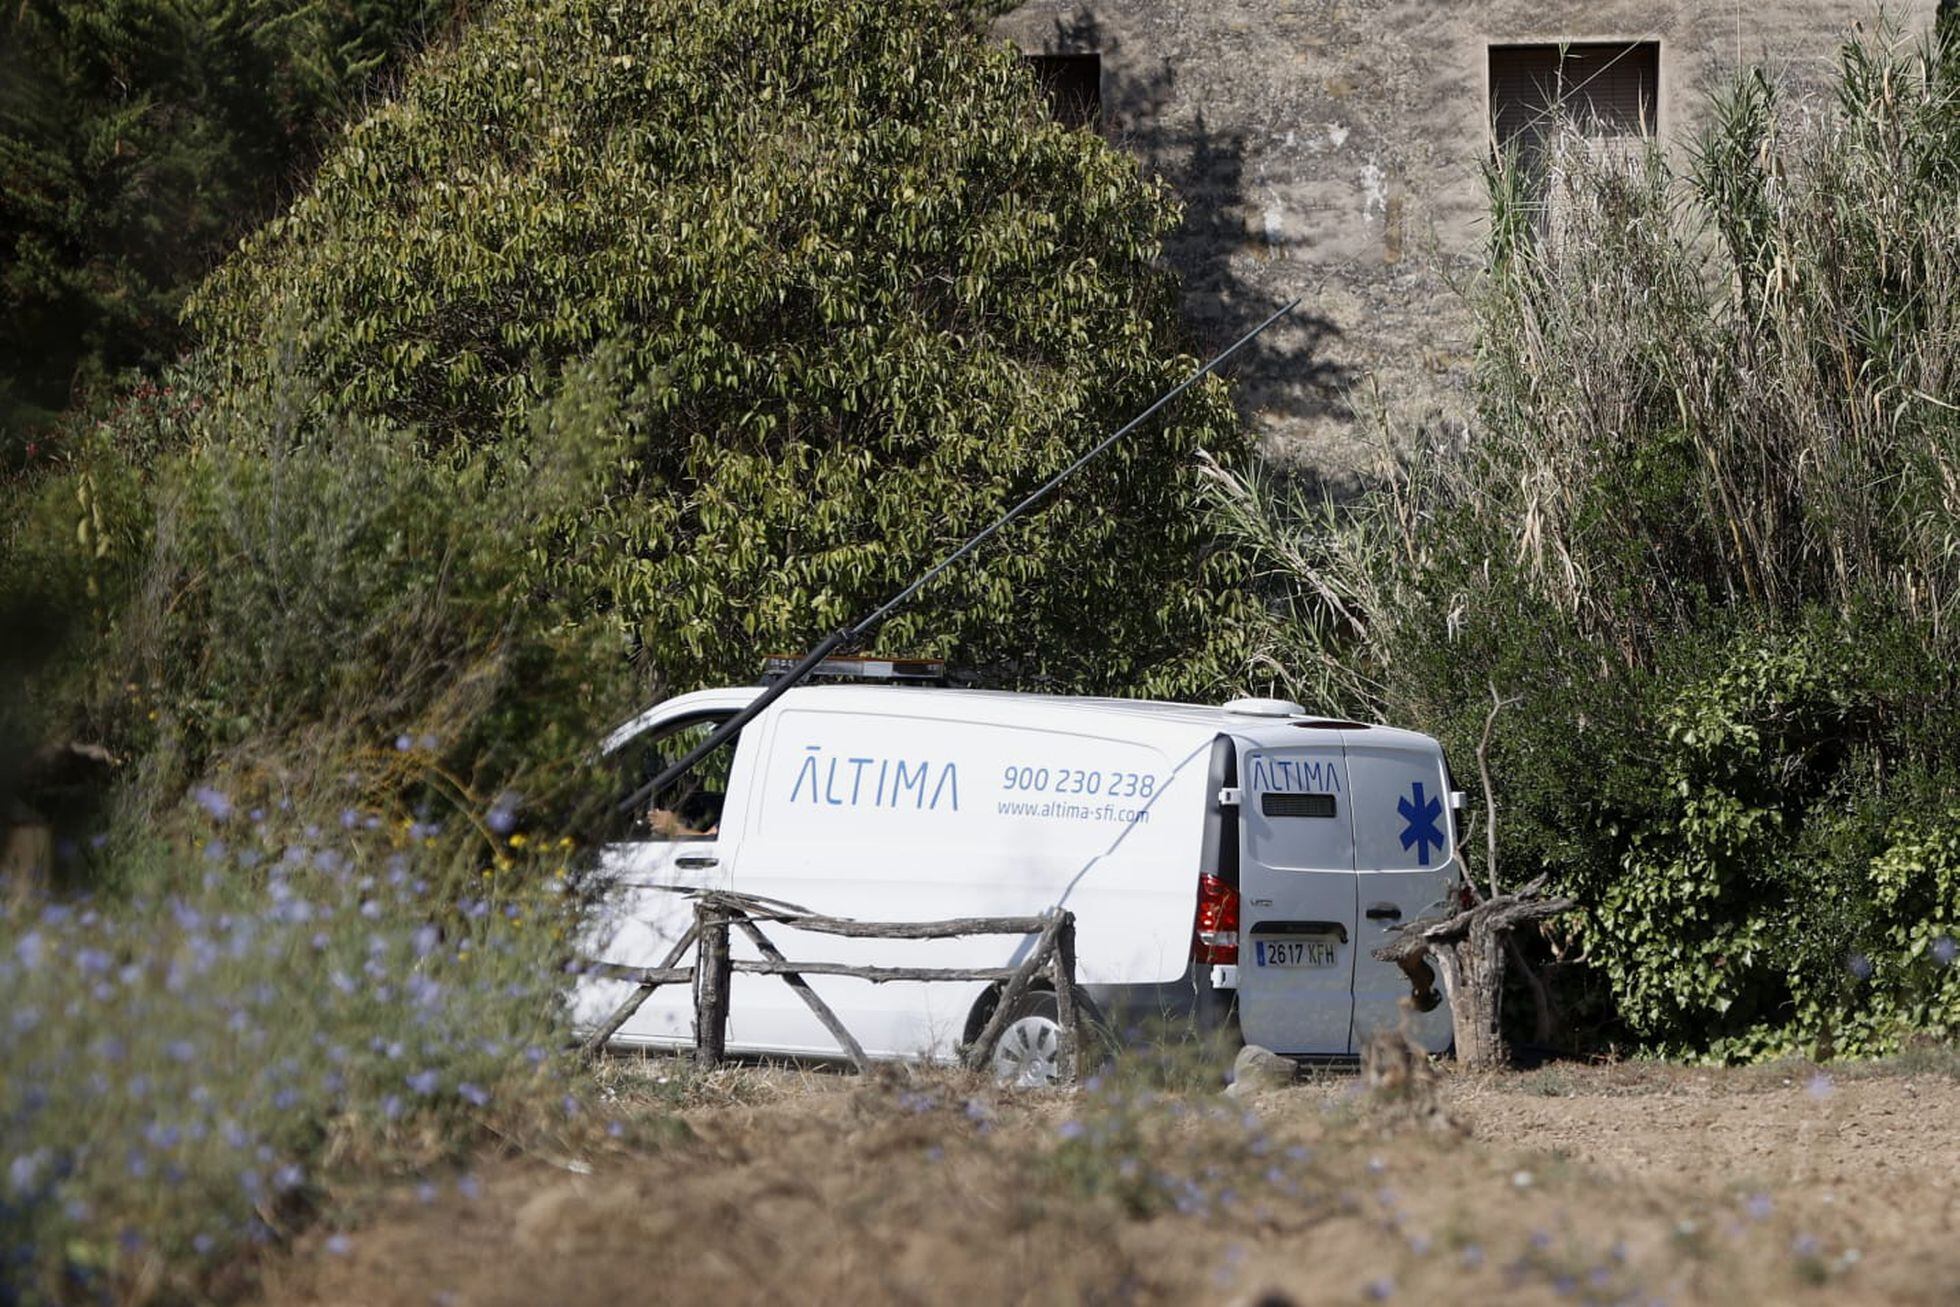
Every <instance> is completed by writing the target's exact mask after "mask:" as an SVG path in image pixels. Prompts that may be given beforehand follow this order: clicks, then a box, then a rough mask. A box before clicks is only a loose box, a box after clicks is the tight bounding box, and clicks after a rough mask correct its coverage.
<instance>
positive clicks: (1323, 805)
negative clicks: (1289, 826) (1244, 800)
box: [1259, 790, 1334, 817]
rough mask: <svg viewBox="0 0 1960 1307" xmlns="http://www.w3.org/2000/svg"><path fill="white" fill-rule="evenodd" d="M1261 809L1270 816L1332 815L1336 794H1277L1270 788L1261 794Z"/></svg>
mask: <svg viewBox="0 0 1960 1307" xmlns="http://www.w3.org/2000/svg"><path fill="white" fill-rule="evenodd" d="M1259 811H1260V812H1262V813H1264V814H1265V815H1266V816H1268V817H1331V816H1333V815H1334V796H1333V795H1331V794H1275V793H1273V792H1272V791H1271V790H1268V791H1266V792H1265V793H1264V794H1261V795H1260V796H1259Z"/></svg>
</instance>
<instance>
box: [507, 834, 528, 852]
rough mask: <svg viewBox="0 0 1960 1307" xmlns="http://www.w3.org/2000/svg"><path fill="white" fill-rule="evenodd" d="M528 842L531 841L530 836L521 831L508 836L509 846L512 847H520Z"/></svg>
mask: <svg viewBox="0 0 1960 1307" xmlns="http://www.w3.org/2000/svg"><path fill="white" fill-rule="evenodd" d="M530 842H531V841H530V838H529V837H528V836H526V835H525V834H524V832H523V831H519V832H517V834H515V835H513V836H511V837H510V846H511V847H512V848H513V849H521V848H523V847H524V846H525V845H526V844H529V843H530Z"/></svg>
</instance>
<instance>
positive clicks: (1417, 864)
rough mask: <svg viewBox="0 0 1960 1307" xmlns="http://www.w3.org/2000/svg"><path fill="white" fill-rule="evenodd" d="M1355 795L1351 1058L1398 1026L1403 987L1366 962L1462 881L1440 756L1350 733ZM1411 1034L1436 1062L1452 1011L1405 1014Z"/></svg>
mask: <svg viewBox="0 0 1960 1307" xmlns="http://www.w3.org/2000/svg"><path fill="white" fill-rule="evenodd" d="M1347 764H1348V774H1349V776H1350V777H1351V778H1352V781H1353V785H1354V804H1353V810H1354V840H1355V857H1354V863H1355V881H1356V890H1357V894H1358V897H1359V900H1360V913H1359V920H1358V921H1357V923H1356V924H1357V936H1358V939H1359V940H1360V946H1359V947H1358V948H1357V949H1356V950H1355V963H1354V1051H1355V1052H1357V1053H1358V1052H1360V1051H1361V1048H1362V1046H1363V1045H1364V1044H1365V1043H1366V1042H1367V1040H1368V1036H1369V1035H1371V1034H1373V1033H1374V1032H1375V1031H1376V1030H1378V1029H1381V1028H1384V1027H1394V1026H1395V1025H1397V1024H1398V1023H1399V1022H1400V1021H1401V1020H1402V1019H1403V1012H1402V1008H1401V1001H1402V999H1403V998H1405V997H1407V996H1408V994H1409V992H1410V985H1409V980H1408V977H1407V976H1406V975H1404V974H1403V972H1402V969H1401V968H1400V967H1398V966H1396V965H1395V964H1394V963H1392V962H1382V961H1380V960H1378V959H1376V958H1375V957H1373V956H1371V954H1372V951H1373V950H1374V949H1377V948H1379V947H1381V946H1382V944H1384V943H1386V942H1387V941H1388V939H1389V938H1390V932H1391V930H1392V929H1393V928H1394V927H1395V926H1398V925H1407V924H1409V923H1411V922H1414V921H1415V920H1416V919H1418V918H1420V917H1423V916H1426V915H1428V914H1430V913H1432V912H1435V911H1437V910H1438V909H1440V908H1441V907H1442V906H1443V899H1444V896H1445V895H1446V894H1448V893H1449V891H1450V888H1451V887H1452V886H1453V885H1455V884H1456V883H1457V881H1458V880H1460V879H1461V876H1462V868H1461V865H1460V864H1459V862H1458V859H1457V854H1456V838H1457V833H1456V813H1455V811H1454V810H1453V809H1452V808H1451V807H1450V790H1449V780H1448V777H1447V775H1446V774H1445V771H1444V767H1443V751H1442V749H1441V748H1440V747H1439V746H1438V745H1437V744H1436V742H1435V741H1434V740H1432V739H1429V738H1428V737H1427V736H1418V735H1413V734H1408V733H1405V732H1399V731H1395V732H1391V731H1381V732H1373V731H1368V732H1364V731H1350V732H1348V733H1347ZM1408 1019H1409V1034H1410V1036H1411V1037H1412V1038H1413V1039H1415V1041H1416V1042H1417V1043H1419V1044H1421V1045H1422V1046H1423V1047H1424V1048H1426V1049H1428V1050H1429V1051H1431V1052H1434V1053H1440V1052H1442V1051H1443V1050H1444V1049H1447V1048H1448V1047H1449V1046H1450V1038H1451V1026H1450V1015H1449V1007H1448V1005H1447V1004H1439V1005H1438V1006H1437V1007H1435V1008H1434V1009H1433V1010H1431V1011H1429V1012H1418V1013H1410V1014H1409V1018H1408Z"/></svg>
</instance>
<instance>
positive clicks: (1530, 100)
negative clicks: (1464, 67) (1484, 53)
mask: <svg viewBox="0 0 1960 1307" xmlns="http://www.w3.org/2000/svg"><path fill="white" fill-rule="evenodd" d="M1660 83H1661V48H1660V44H1659V43H1658V42H1655V41H1634V42H1609V41H1599V42H1585V43H1568V44H1560V45H1493V46H1491V47H1490V128H1491V143H1492V145H1493V146H1494V148H1495V149H1496V150H1498V151H1499V152H1500V153H1505V154H1510V155H1513V156H1514V157H1515V159H1516V160H1517V163H1518V165H1519V166H1520V167H1521V168H1523V169H1524V170H1525V173H1526V175H1527V177H1531V178H1534V179H1535V184H1536V185H1538V186H1540V187H1542V186H1543V185H1544V182H1545V175H1546V170H1547V166H1548V164H1549V163H1550V160H1548V159H1547V157H1546V151H1547V149H1548V147H1549V145H1550V142H1551V138H1552V133H1553V130H1554V128H1555V126H1556V125H1557V124H1558V123H1559V121H1560V120H1561V119H1562V120H1563V121H1564V122H1566V123H1568V124H1570V126H1571V127H1572V128H1573V129H1575V130H1576V131H1577V132H1578V133H1579V135H1580V136H1582V137H1584V138H1585V140H1586V141H1587V142H1588V143H1589V144H1590V145H1591V147H1592V149H1593V150H1594V151H1595V152H1598V153H1614V152H1625V153H1627V154H1628V155H1631V153H1632V151H1633V150H1634V149H1635V148H1637V147H1638V145H1639V143H1640V142H1641V141H1643V140H1646V139H1648V138H1650V137H1652V136H1654V135H1655V134H1656V133H1657V132H1658V130H1659V127H1660V112H1659V107H1658V106H1659V103H1660Z"/></svg>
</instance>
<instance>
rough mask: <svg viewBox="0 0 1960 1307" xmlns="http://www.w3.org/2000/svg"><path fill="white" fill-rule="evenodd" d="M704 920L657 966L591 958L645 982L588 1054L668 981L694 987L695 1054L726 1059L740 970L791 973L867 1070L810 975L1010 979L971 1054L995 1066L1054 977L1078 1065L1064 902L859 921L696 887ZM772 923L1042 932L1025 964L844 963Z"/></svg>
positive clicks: (875, 935) (921, 934)
mask: <svg viewBox="0 0 1960 1307" xmlns="http://www.w3.org/2000/svg"><path fill="white" fill-rule="evenodd" d="M693 897H694V924H693V925H692V926H690V927H689V928H688V930H687V932H686V933H685V934H684V935H682V936H681V938H680V940H679V941H678V942H676V943H675V945H674V947H673V948H672V949H671V950H670V951H669V952H668V954H667V957H666V959H665V960H664V961H662V962H661V964H660V965H659V966H657V967H644V968H641V967H621V966H616V965H613V964H610V963H596V964H588V966H587V974H590V975H602V976H608V977H610V978H612V979H615V980H630V981H634V982H636V984H637V988H635V989H634V991H633V992H632V993H631V994H630V995H628V996H627V998H626V1000H625V1002H623V1003H621V1004H620V1005H619V1006H618V1007H617V1008H616V1009H614V1011H613V1014H612V1015H611V1016H610V1017H608V1018H606V1020H605V1021H604V1022H603V1023H601V1024H600V1026H599V1027H598V1028H597V1029H596V1030H594V1031H593V1032H592V1034H591V1035H590V1036H588V1037H587V1039H586V1040H585V1043H584V1045H583V1046H582V1051H583V1052H585V1053H587V1054H591V1053H594V1052H597V1051H598V1050H599V1049H602V1048H604V1047H605V1046H606V1043H607V1041H609V1040H610V1039H612V1037H613V1036H614V1035H616V1034H618V1033H619V1030H620V1027H622V1026H624V1025H625V1024H626V1023H627V1022H628V1021H630V1020H631V1019H632V1017H633V1014H634V1013H635V1012H638V1011H639V1010H640V1006H641V1004H643V1003H645V1002H646V1001H647V999H648V998H649V997H650V996H652V994H653V992H654V991H655V990H657V989H659V988H660V987H661V986H662V985H680V984H692V985H693V986H694V1049H695V1056H696V1057H697V1058H699V1059H700V1061H701V1062H702V1063H703V1064H704V1065H706V1066H714V1065H715V1064H716V1063H718V1062H720V1061H721V1060H722V1058H723V1057H724V1056H725V1054H726V1051H727V1034H728V998H729V982H730V979H731V978H732V976H733V974H734V973H735V972H738V971H745V972H750V973H753V974H759V975H770V976H781V977H782V978H783V980H784V982H785V983H787V984H788V985H789V987H790V988H791V989H792V990H794V991H795V993H796V995H797V997H798V998H801V999H802V1000H803V1002H804V1003H805V1004H807V1005H808V1006H809V1008H810V1011H811V1012H812V1013H814V1014H815V1015H816V1018H817V1020H818V1021H821V1022H822V1023H823V1026H824V1029H826V1030H828V1031H829V1032H830V1035H831V1038H833V1039H835V1040H836V1041H837V1044H838V1047H839V1048H840V1049H841V1050H842V1051H843V1053H844V1056H846V1057H848V1058H849V1059H850V1060H851V1064H852V1065H853V1066H855V1067H856V1068H857V1069H858V1070H859V1071H863V1070H865V1069H866V1068H867V1067H869V1065H870V1059H869V1058H868V1057H866V1055H865V1052H864V1047H863V1045H861V1044H859V1043H858V1041H857V1040H856V1038H855V1037H853V1036H852V1034H851V1032H850V1031H849V1030H847V1029H846V1028H845V1026H844V1023H843V1022H842V1021H840V1020H838V1018H837V1014H836V1013H835V1012H833V1011H832V1010H831V1008H830V1005H829V1004H828V1003H826V1002H824V1001H823V999H822V998H820V997H819V996H818V995H817V992H816V991H815V990H813V989H811V988H810V984H809V982H808V981H806V980H805V979H804V977H805V976H851V977H854V978H856V979H858V980H865V981H869V982H870V983H872V984H874V985H882V984H886V983H889V982H891V981H894V980H923V981H934V980H992V981H1000V982H1003V983H1004V988H1003V989H1002V990H1001V994H1000V1001H999V1002H998V1003H996V1004H995V1005H994V1010H993V1015H992V1016H991V1017H990V1018H989V1019H988V1021H987V1024H986V1026H985V1028H984V1029H982V1030H981V1032H980V1034H979V1036H978V1037H977V1038H975V1039H974V1041H973V1043H972V1045H971V1046H969V1047H968V1049H967V1050H966V1062H967V1065H968V1066H971V1067H974V1068H979V1067H981V1066H983V1065H985V1063H986V1060H987V1054H988V1052H989V1050H991V1049H992V1048H993V1046H994V1042H995V1041H996V1040H998V1039H999V1038H1000V1035H1001V1032H1002V1031H1003V1030H1004V1029H1006V1027H1007V1023H1008V1018H1009V1016H1010V1015H1011V1014H1012V1013H1013V1011H1014V1007H1015V1004H1016V1003H1018V1002H1019V1001H1020V998H1021V996H1022V995H1023V994H1025V993H1027V992H1028V988H1029V986H1030V985H1032V984H1033V983H1034V981H1035V979H1036V978H1037V977H1039V976H1041V975H1042V974H1044V973H1046V974H1047V975H1048V977H1049V979H1050V982H1051V983H1052V984H1053V985H1054V987H1055V1009H1056V1017H1057V1021H1058V1023H1059V1024H1060V1026H1061V1028H1062V1046H1061V1054H1060V1056H1061V1061H1062V1065H1064V1066H1067V1065H1070V1064H1071V1063H1072V1062H1073V1060H1074V1056H1075V1041H1076V1037H1077V1020H1078V1010H1077V996H1076V991H1075V914H1074V913H1072V912H1068V911H1065V910H1062V909H1059V908H1054V909H1050V910H1049V911H1047V912H1044V913H1042V914H1041V915H1040V916H1038V917H964V918H957V919H954V920H951V921H909V922H892V921H851V920H848V919H846V918H843V917H826V916H823V915H821V914H819V913H815V912H811V911H809V910H808V909H805V908H800V907H797V906H796V905H794V904H790V903H781V902H777V901H776V900H773V899H763V898H757V897H755V896H754V895H749V894H731V893H727V892H725V891H719V890H716V891H708V892H705V893H696V894H694V895H693ZM762 922H771V923H781V924H783V925H787V926H791V927H794V928H795V929H797V930H804V931H811V932H813V933H816V934H820V935H838V936H843V937H846V938H850V939H956V938H959V937H962V936H966V935H1036V936H1038V938H1037V939H1036V941H1035V946H1034V948H1033V949H1032V950H1031V951H1030V952H1029V953H1028V955H1027V957H1026V958H1024V959H1023V960H1022V961H1021V963H1020V964H1019V965H1018V966H1012V967H870V966H850V965H846V964H844V963H840V962H792V961H790V960H789V959H788V958H785V957H784V956H783V954H782V951H781V950H780V949H778V948H777V947H776V946H775V944H774V943H772V942H771V941H770V939H769V937H768V936H767V935H765V934H763V932H762V927H761V925H760V924H758V923H762ZM731 929H734V930H740V931H741V932H742V933H743V934H744V935H746V936H748V938H749V940H750V942H752V943H753V944H754V945H755V947H756V951H757V952H758V953H760V954H761V955H762V956H761V958H759V959H756V960H748V959H737V958H735V957H733V956H731V954H730V952H729V948H728V940H729V931H730V930H731ZM690 949H692V950H694V951H695V961H694V965H692V966H681V965H679V964H680V961H681V959H682V958H684V957H685V956H687V953H688V951H689V950H690Z"/></svg>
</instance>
